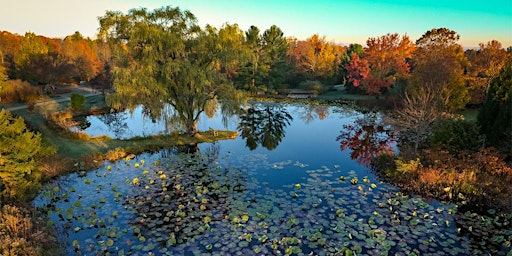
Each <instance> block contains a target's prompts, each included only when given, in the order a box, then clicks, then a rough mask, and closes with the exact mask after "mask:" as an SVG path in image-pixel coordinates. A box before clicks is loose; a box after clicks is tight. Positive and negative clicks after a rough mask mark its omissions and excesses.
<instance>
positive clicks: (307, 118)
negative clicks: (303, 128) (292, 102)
mask: <svg viewBox="0 0 512 256" xmlns="http://www.w3.org/2000/svg"><path fill="white" fill-rule="evenodd" d="M329 113H330V112H329V106H325V105H305V106H302V108H301V110H300V111H299V117H300V119H302V120H303V121H304V122H305V123H306V124H309V123H310V122H311V121H313V120H315V119H319V120H324V119H325V118H327V117H328V116H329Z"/></svg>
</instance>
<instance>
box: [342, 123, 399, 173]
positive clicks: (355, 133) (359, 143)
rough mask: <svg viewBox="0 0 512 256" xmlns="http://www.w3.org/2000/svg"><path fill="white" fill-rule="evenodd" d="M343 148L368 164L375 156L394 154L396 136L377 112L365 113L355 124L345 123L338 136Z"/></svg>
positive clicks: (356, 158) (353, 157)
mask: <svg viewBox="0 0 512 256" xmlns="http://www.w3.org/2000/svg"><path fill="white" fill-rule="evenodd" d="M336 140H337V141H339V142H340V148H341V150H342V151H343V150H346V149H350V150H352V152H351V153H350V157H351V158H352V159H355V160H357V162H358V163H360V164H364V165H366V166H368V165H369V164H370V162H371V161H372V160H373V158H375V157H377V156H380V155H383V154H392V153H393V151H394V147H393V146H392V144H393V143H394V142H395V137H394V134H393V132H392V131H391V128H390V127H388V126H385V125H384V124H383V123H382V121H381V120H380V118H379V117H378V115H377V114H376V113H369V114H365V115H364V117H362V118H358V119H356V120H355V121H354V123H353V124H349V125H343V130H342V131H341V132H340V135H339V136H338V137H337V138H336Z"/></svg>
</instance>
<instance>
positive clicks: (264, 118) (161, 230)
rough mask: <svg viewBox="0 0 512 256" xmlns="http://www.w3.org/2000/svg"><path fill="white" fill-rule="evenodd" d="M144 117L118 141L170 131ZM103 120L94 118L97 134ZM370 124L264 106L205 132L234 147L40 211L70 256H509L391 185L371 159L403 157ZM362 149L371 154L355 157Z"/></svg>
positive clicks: (99, 178) (149, 156) (179, 157)
mask: <svg viewBox="0 0 512 256" xmlns="http://www.w3.org/2000/svg"><path fill="white" fill-rule="evenodd" d="M134 113H137V112H134ZM136 115H137V114H134V115H133V116H131V115H129V114H127V116H126V117H123V118H122V120H123V121H122V122H120V125H122V126H124V125H126V126H127V127H129V129H127V130H130V131H125V132H119V133H118V136H120V137H121V138H127V137H130V136H141V135H148V134H149V132H148V131H150V132H151V133H153V132H154V133H159V132H162V131H165V130H166V128H165V127H162V126H164V125H163V124H162V123H160V126H159V127H158V125H157V126H155V129H154V130H145V128H142V130H137V128H134V127H135V126H132V124H131V122H135V123H140V122H141V120H143V118H142V117H141V116H140V115H139V116H136ZM102 118H103V119H106V118H108V117H90V120H89V122H90V127H91V129H93V130H94V129H96V128H95V127H98V126H97V125H100V123H101V122H102V121H101V120H102ZM96 120H99V121H96ZM368 120H373V121H376V122H378V121H379V116H378V114H371V113H370V114H362V113H359V112H357V111H354V110H352V109H350V108H346V107H326V106H303V105H292V104H290V105H284V104H271V103H253V104H252V105H251V108H249V109H248V111H247V112H246V113H245V114H242V115H241V116H239V117H237V118H232V119H230V120H229V122H228V123H227V124H226V125H227V126H224V124H225V123H224V122H223V121H222V118H221V116H220V114H217V115H215V116H214V117H213V118H212V119H208V118H206V117H203V118H202V121H201V122H202V123H201V124H200V125H199V128H200V130H201V129H209V128H213V129H223V128H227V129H231V130H238V131H239V132H240V134H239V136H238V137H237V138H236V139H234V140H226V141H218V142H216V143H206V144H200V145H198V150H197V152H196V153H195V154H183V153H182V152H186V151H188V150H187V147H177V148H170V149H165V150H161V151H159V152H155V153H144V154H140V155H138V156H136V157H135V158H133V159H132V158H127V159H124V160H121V161H117V162H114V163H112V162H105V163H104V165H103V166H102V167H100V168H98V169H95V170H92V171H90V172H86V173H85V172H82V173H73V174H70V175H68V176H65V177H62V178H60V179H59V180H57V181H55V182H54V183H52V184H49V185H47V186H46V187H45V188H44V190H43V191H42V192H41V194H40V195H39V196H38V198H37V199H36V200H35V201H34V204H35V205H36V206H37V207H39V208H40V209H42V210H43V211H44V212H46V213H47V214H48V216H49V219H50V223H49V224H51V225H54V226H55V227H56V228H57V230H58V232H59V236H60V241H62V243H63V246H64V248H65V250H66V251H65V252H66V255H78V254H83V255H93V254H96V255H107V254H110V255H112V254H115V255H202V254H204V255H210V254H213V255H255V254H257V255H269V254H277V255H279V254H285V255H292V254H294V255H303V254H309V253H312V254H314V255H354V254H357V255H362V254H363V255H386V254H398V255H419V254H433V255H465V254H474V253H476V254H479V253H483V252H484V251H485V250H487V251H486V252H493V253H503V251H504V250H505V249H503V248H501V249H500V247H499V246H498V247H497V248H487V247H485V246H484V247H482V246H475V245H474V243H475V241H474V239H470V238H469V237H468V236H465V235H462V234H461V233H460V227H459V226H458V225H457V224H456V220H455V218H454V216H455V214H456V213H457V209H456V207H455V206H454V205H450V204H443V203H440V202H436V201H432V200H426V199H423V198H420V197H418V196H414V195H405V194H403V193H401V192H400V191H399V190H398V189H396V188H395V187H393V186H390V185H389V184H386V183H383V182H380V181H379V180H378V178H377V177H376V176H375V175H374V174H373V173H372V172H371V171H370V169H369V168H368V167H367V165H366V163H367V159H368V158H369V157H370V156H374V155H375V154H380V153H382V150H381V149H382V148H384V149H385V150H384V151H385V152H388V151H389V150H395V142H394V140H393V139H392V138H390V137H389V136H388V135H389V134H388V133H387V131H388V129H387V128H389V127H383V126H379V125H372V127H376V128H377V129H375V131H371V132H370V131H369V130H368V129H366V128H368V125H366V126H365V125H361V123H363V124H364V123H366V121H368ZM98 122H100V123H98ZM156 123H158V122H156ZM115 127H116V126H114V129H115ZM354 127H363V129H360V130H357V129H355V128H354ZM365 127H366V128H365ZM100 130H101V131H102V132H104V133H106V134H107V135H109V136H110V134H114V133H115V132H113V131H112V133H110V132H109V131H108V129H107V128H105V127H104V128H101V129H100ZM347 130H349V131H352V130H355V132H354V134H355V135H354V134H352V133H351V132H348V133H347ZM141 132H142V133H141ZM355 137H357V140H355V141H360V142H361V143H362V145H365V146H364V148H366V150H362V149H361V148H360V147H359V148H358V147H353V146H347V145H350V144H354V143H353V142H354V141H349V140H350V139H351V138H355ZM347 141H349V142H350V143H349V142H347ZM371 145H373V146H371ZM375 145H380V146H375ZM342 149H344V150H342ZM357 150H359V151H361V152H357ZM363 151H364V152H363ZM354 152H356V154H354ZM500 250H501V251H500ZM503 254H504V253H503Z"/></svg>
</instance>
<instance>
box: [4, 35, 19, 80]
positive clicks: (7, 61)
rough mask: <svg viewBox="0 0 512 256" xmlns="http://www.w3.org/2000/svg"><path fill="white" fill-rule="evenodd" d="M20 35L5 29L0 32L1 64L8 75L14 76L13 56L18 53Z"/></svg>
mask: <svg viewBox="0 0 512 256" xmlns="http://www.w3.org/2000/svg"><path fill="white" fill-rule="evenodd" d="M22 38H23V37H22V36H20V35H18V34H12V33H9V32H7V31H1V32H0V49H1V50H0V51H1V57H2V58H1V60H0V62H1V64H2V65H3V66H4V67H5V69H6V74H7V75H8V76H9V77H12V78H14V77H15V64H14V57H15V56H16V55H17V54H18V52H19V50H20V46H21V40H22Z"/></svg>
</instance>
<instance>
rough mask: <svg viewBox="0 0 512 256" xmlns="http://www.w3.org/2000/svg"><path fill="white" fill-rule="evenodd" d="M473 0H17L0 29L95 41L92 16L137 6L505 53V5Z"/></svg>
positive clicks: (347, 36) (341, 37)
mask: <svg viewBox="0 0 512 256" xmlns="http://www.w3.org/2000/svg"><path fill="white" fill-rule="evenodd" d="M472 3H473V4H472ZM474 3H478V2H476V1H473V0H471V1H466V2H465V4H462V5H461V4H460V2H458V1H455V0H448V1H440V0H435V1H416V2H414V3H409V2H408V1H405V0H397V1H391V0H378V1H359V2H357V1H355V0H350V1H344V2H343V3H340V2H338V1H334V0H331V1H329V0H318V1H313V0H305V1H303V2H300V3H295V2H292V1H281V2H273V1H271V0H260V1H253V0H251V1H234V2H233V1H229V0H219V1H216V2H215V3H208V4H204V3H201V1H200V0H189V1H179V0H178V1H176V0H171V1H164V0H148V1H145V2H143V3H142V4H141V3H140V2H138V1H135V0H117V1H116V0H91V1H89V2H88V3H87V4H84V3H83V2H79V1H78V0H52V1H50V2H41V1H38V0H19V1H16V2H10V3H8V4H6V7H7V8H2V10H0V17H5V19H1V20H0V31H2V30H3V31H8V32H10V33H13V34H19V35H24V34H25V33H27V32H32V33H34V34H36V35H40V36H45V37H49V38H65V37H66V36H69V35H72V34H74V33H75V32H76V31H78V32H80V33H81V34H82V35H83V36H84V37H89V38H91V39H95V38H96V33H97V29H98V28H99V23H98V20H97V18H98V17H100V16H103V15H105V12H106V11H121V12H122V13H127V11H128V10H130V9H136V8H141V7H143V8H147V9H148V10H150V11H151V10H154V9H156V8H160V7H164V6H173V7H179V8H180V9H181V10H189V11H190V12H192V13H193V14H194V15H195V16H196V18H197V21H198V24H199V25H200V26H201V27H204V26H205V25H207V24H210V25H212V26H214V27H217V28H218V27H221V26H222V25H223V24H225V23H229V24H238V25H239V27H240V29H242V30H243V31H246V30H247V29H248V28H249V27H250V26H251V25H255V26H257V27H258V28H259V29H260V30H261V31H262V32H263V31H264V30H266V29H267V28H269V27H270V26H271V25H276V26H278V27H279V28H281V30H282V31H283V32H284V34H285V37H295V38H297V39H299V40H305V39H307V38H309V37H311V36H312V35H314V34H318V35H319V36H325V38H326V41H328V42H332V43H336V44H341V45H349V44H352V43H356V44H361V45H363V46H365V45H366V40H367V39H368V38H371V37H380V36H382V35H385V34H387V33H398V34H400V35H407V36H409V38H410V39H411V41H413V42H415V41H416V39H418V38H420V37H421V36H422V35H423V34H424V33H425V32H427V31H429V30H431V29H434V28H441V27H445V28H448V29H451V30H453V31H455V32H457V33H458V34H459V35H460V40H459V41H458V43H459V44H460V45H461V46H463V47H464V49H473V48H478V45H479V44H480V43H484V44H485V43H487V42H489V41H491V40H497V41H499V42H500V43H501V44H502V46H503V48H505V49H506V48H507V47H510V46H512V32H511V31H512V1H509V0H490V1H488V2H487V3H488V4H487V5H485V6H481V5H476V4H474ZM290 6H292V7H290ZM497 6H503V8H496V7H497ZM77 8H79V10H80V11H77ZM64 21H65V22H64ZM347 21H348V22H347ZM354 23H356V24H357V26H354Z"/></svg>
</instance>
